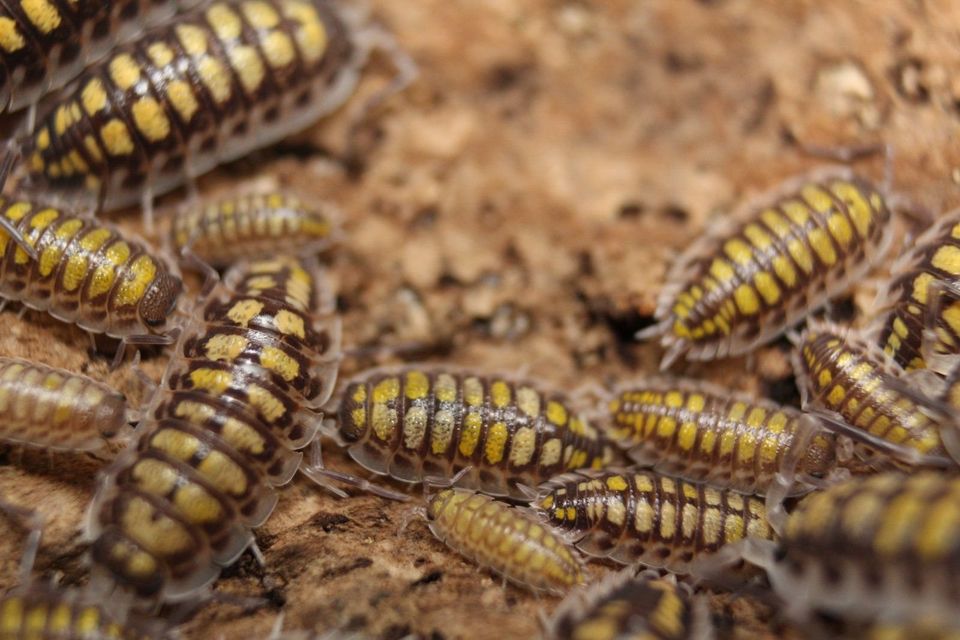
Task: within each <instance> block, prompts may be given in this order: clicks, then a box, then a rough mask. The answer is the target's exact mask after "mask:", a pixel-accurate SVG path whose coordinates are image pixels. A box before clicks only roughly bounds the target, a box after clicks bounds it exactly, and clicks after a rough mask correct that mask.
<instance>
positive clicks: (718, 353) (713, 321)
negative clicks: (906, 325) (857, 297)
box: [638, 170, 892, 368]
mask: <svg viewBox="0 0 960 640" xmlns="http://www.w3.org/2000/svg"><path fill="white" fill-rule="evenodd" d="M890 217H891V214H890V211H889V210H888V208H887V206H886V204H885V202H884V199H883V197H882V196H881V194H880V192H879V191H878V190H877V189H876V188H874V187H873V186H871V185H870V184H869V183H867V182H866V181H865V180H862V179H860V178H857V177H855V176H854V175H853V174H852V173H851V172H849V171H845V170H831V171H829V172H826V171H825V172H822V175H817V176H810V177H807V176H804V177H801V178H798V179H795V180H791V181H788V182H787V183H785V184H784V185H783V186H782V187H781V188H779V189H777V191H776V192H775V193H772V194H770V195H769V196H766V197H765V198H763V199H762V200H761V201H760V202H758V203H757V205H755V206H749V207H747V208H745V209H744V210H743V213H742V214H740V215H736V216H733V219H735V220H740V221H741V222H738V223H737V224H736V225H733V224H731V225H729V228H724V229H722V230H720V229H718V230H716V231H714V232H708V233H707V235H706V237H705V238H703V239H702V240H700V241H698V242H696V243H694V244H693V245H692V246H691V247H690V248H689V249H688V250H687V251H685V252H684V253H683V254H682V255H681V256H680V258H679V259H678V261H677V262H676V263H675V264H674V266H673V267H672V268H671V271H670V273H669V275H668V276H667V283H666V285H665V286H664V288H663V291H662V293H661V296H660V299H659V301H658V305H657V311H656V318H657V320H658V323H657V324H656V325H654V326H653V327H650V328H649V329H646V330H644V331H642V332H641V333H640V334H638V335H639V336H640V337H641V338H649V337H653V336H662V338H661V343H662V344H663V346H664V347H665V348H666V349H667V353H666V355H665V356H664V358H663V362H662V368H666V367H668V366H670V364H671V363H672V362H673V361H674V360H676V359H677V358H678V357H679V356H680V355H683V354H686V357H687V359H689V360H712V359H714V358H719V357H725V356H733V355H739V354H743V353H747V352H749V351H751V350H753V349H755V348H756V347H758V346H760V345H762V344H765V343H767V342H770V341H771V340H773V339H774V338H775V337H777V336H778V335H780V334H781V333H783V332H784V331H786V330H787V328H789V327H790V326H791V325H793V324H795V323H796V322H797V321H799V320H800V319H801V318H803V317H804V316H806V315H807V314H809V313H810V312H812V311H814V310H816V309H817V308H818V307H820V306H822V305H823V304H824V303H826V301H827V300H829V299H830V298H832V297H834V296H837V295H840V294H842V293H843V292H844V291H846V290H847V289H848V288H849V287H850V285H851V284H852V283H853V282H855V281H856V280H857V279H858V278H860V277H862V276H863V275H864V274H866V273H867V272H868V271H869V270H870V269H871V268H872V266H873V265H874V264H876V263H877V262H878V261H879V260H880V259H881V258H882V257H883V256H884V255H885V253H886V251H887V248H888V247H889V245H890V239H891V238H892V226H891V225H890ZM744 220H745V221H744Z"/></svg>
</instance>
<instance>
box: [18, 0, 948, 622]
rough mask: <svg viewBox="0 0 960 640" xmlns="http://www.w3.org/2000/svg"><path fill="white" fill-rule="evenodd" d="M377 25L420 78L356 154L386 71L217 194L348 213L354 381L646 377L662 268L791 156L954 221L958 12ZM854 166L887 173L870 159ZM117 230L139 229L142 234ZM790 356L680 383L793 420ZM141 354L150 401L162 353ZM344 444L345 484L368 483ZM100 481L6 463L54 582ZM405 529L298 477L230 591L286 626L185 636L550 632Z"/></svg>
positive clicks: (549, 15)
mask: <svg viewBox="0 0 960 640" xmlns="http://www.w3.org/2000/svg"><path fill="white" fill-rule="evenodd" d="M371 4H372V5H373V11H374V14H375V16H376V17H377V19H378V20H380V21H382V22H383V23H384V24H386V25H387V26H388V27H389V29H390V30H391V31H393V32H394V33H395V34H396V37H397V39H398V40H399V41H400V43H401V44H402V46H403V47H404V48H405V49H406V50H407V51H408V52H409V53H410V54H411V55H412V56H413V57H414V58H415V59H416V60H417V62H418V64H419V65H420V76H419V78H418V80H417V81H416V83H415V85H414V86H412V87H411V88H410V89H409V90H407V91H406V92H404V93H402V94H400V95H397V96H394V97H392V98H391V99H390V100H389V101H388V102H387V103H386V104H385V105H383V107H382V108H381V109H379V110H378V111H377V112H375V113H374V114H372V115H371V116H370V117H369V118H368V119H367V121H366V123H365V125H364V126H363V128H362V129H361V132H360V137H359V140H358V141H359V144H360V153H359V154H357V155H356V157H352V158H350V159H349V160H347V159H346V158H345V156H344V151H345V148H346V147H345V144H344V141H345V139H346V135H347V129H348V125H349V123H350V122H351V119H352V118H353V115H352V111H351V110H352V109H353V110H355V109H356V108H357V107H359V105H360V104H362V103H363V100H364V96H369V95H372V94H373V93H375V92H376V91H377V89H379V88H380V87H382V86H383V84H384V83H385V82H386V81H387V80H388V79H389V77H390V74H391V68H390V66H389V64H388V62H387V61H385V60H383V59H378V60H377V61H376V62H375V64H373V65H371V67H370V68H369V69H368V71H367V73H366V75H365V81H364V83H363V85H362V88H361V91H360V93H361V94H362V95H360V96H358V97H356V98H355V99H354V100H353V101H352V102H351V103H350V104H349V105H348V107H347V108H346V109H344V110H342V111H341V112H340V113H338V114H337V115H335V116H334V117H332V118H330V119H328V120H326V121H324V122H322V123H320V124H319V125H317V126H315V127H314V128H312V129H311V130H309V131H307V132H305V133H303V134H300V135H297V136H294V137H292V138H290V139H289V140H287V141H285V142H284V143H282V144H279V145H276V146H275V147H273V148H271V149H269V150H267V151H264V152H262V153H259V154H257V155H255V156H252V157H250V158H248V159H245V160H243V161H240V162H237V163H234V164H232V165H230V166H227V167H224V168H222V169H221V170H218V171H217V172H215V173H214V174H211V175H209V176H207V177H205V178H204V179H203V180H202V181H201V183H200V186H201V190H202V192H203V193H204V194H210V195H214V194H217V193H221V194H222V193H224V192H227V191H230V190H234V189H236V188H237V185H238V184H241V183H242V184H245V185H246V184H249V183H251V182H257V183H259V184H260V185H273V186H285V187H290V188H293V189H296V190H298V191H299V192H300V193H302V194H304V195H306V196H307V197H311V198H317V199H320V198H322V199H327V200H330V201H332V202H335V203H337V204H338V205H339V206H340V207H341V208H342V210H343V212H344V228H345V235H344V240H343V242H342V244H341V245H340V246H339V247H337V248H336V249H335V250H333V251H331V252H330V253H329V255H328V256H327V258H328V264H329V269H330V275H331V278H332V280H333V282H334V284H335V287H336V290H337V292H338V301H339V309H340V312H341V314H342V318H343V325H344V345H345V347H346V348H347V349H348V350H349V351H350V353H348V355H347V357H346V358H345V360H344V362H343V366H342V370H341V375H342V376H343V377H349V376H350V375H351V374H353V373H355V372H357V371H358V370H360V369H363V368H366V367H370V366H375V365H380V364H388V363H396V362H400V361H431V360H432V361H437V360H444V361H451V362H454V363H457V364H458V365H466V366H475V367H480V368H483V369H487V370H493V371H500V372H524V373H525V374H526V375H528V376H530V377H532V378H536V379H538V380H542V381H544V382H545V383H548V384H552V385H556V386H559V387H561V388H564V389H567V390H575V389H577V388H579V387H581V386H583V385H590V384H595V383H600V384H609V383H612V382H613V381H617V380H622V379H626V378H630V377H638V376H643V375H650V374H652V373H653V372H654V371H655V370H656V365H657V362H658V360H659V356H660V351H659V349H658V347H656V346H655V345H639V344H637V343H635V342H633V340H632V336H633V334H634V333H635V332H636V331H637V330H638V329H641V328H643V327H645V326H647V325H648V324H650V323H651V321H652V318H651V315H652V312H653V309H654V302H655V300H656V296H657V293H658V290H659V288H660V286H661V284H662V279H663V276H664V271H665V269H666V267H667V266H668V264H669V261H670V260H671V259H672V257H673V256H674V255H675V254H676V252H677V251H678V250H681V249H683V248H684V246H685V245H687V244H688V243H689V242H691V241H692V240H693V239H694V238H696V237H697V236H698V235H700V234H701V233H702V232H703V230H704V229H705V225H707V224H708V221H709V219H710V218H711V217H712V216H717V215H724V213H725V212H729V211H730V210H731V209H733V208H734V207H735V206H736V205H737V204H738V203H741V202H744V201H745V200H748V199H749V198H750V197H751V196H752V195H755V194H757V193H759V192H761V191H763V190H764V189H767V188H769V187H771V186H774V185H776V183H778V182H779V181H780V180H781V179H783V178H785V177H787V176H790V175H792V174H796V173H798V172H802V171H805V170H807V169H809V168H811V167H814V166H816V165H820V164H823V160H820V159H816V158H811V157H810V156H808V155H804V154H803V153H802V152H801V150H800V149H799V148H798V143H802V144H809V145H823V146H840V145H857V144H864V143H875V142H881V141H882V142H887V143H890V144H891V145H892V146H893V149H894V151H895V163H894V168H895V172H894V180H893V185H892V189H893V190H894V191H895V192H897V193H902V194H904V195H906V196H908V197H909V198H910V199H912V200H913V201H915V202H917V203H919V204H921V205H923V206H925V207H927V208H928V209H930V210H931V211H933V212H937V213H940V212H944V211H946V210H947V209H948V208H950V207H951V206H953V205H955V204H956V203H957V202H958V201H960V190H958V186H957V181H958V179H960V146H958V145H957V140H958V135H957V134H958V130H960V4H958V3H955V2H952V1H951V0H938V1H935V0H930V1H922V0H869V1H868V0H862V1H858V0H846V1H844V2H833V1H829V0H821V1H813V0H776V1H773V0H752V1H751V0H712V1H710V0H700V1H694V0H642V1H636V0H635V1H627V0H605V1H604V2H586V1H581V2H577V1H565V0H524V1H522V2H517V1H516V0H482V1H480V2H478V1H476V0H416V1H414V2H387V1H386V0H378V1H374V2H372V3H371ZM856 167H857V169H858V170H859V171H860V172H862V173H863V174H864V175H867V176H870V177H872V178H874V179H877V180H880V179H881V178H882V173H883V171H882V169H883V162H882V158H881V157H879V156H876V157H873V158H868V159H867V160H865V161H861V162H858V163H857V165H856ZM183 197H184V196H183V193H182V192H180V193H176V194H172V195H171V196H168V197H166V198H164V199H162V200H161V201H160V205H161V206H163V207H166V208H167V209H168V210H172V209H173V208H174V207H175V206H176V205H177V204H178V202H179V201H180V200H181V199H182V198H183ZM116 219H117V220H118V221H119V223H120V224H121V225H123V226H125V227H127V228H131V229H139V227H140V223H139V216H138V215H137V213H136V212H126V213H124V214H121V215H118V216H116ZM898 225H900V226H901V227H902V229H901V233H902V232H904V231H912V230H911V229H909V227H908V225H906V224H904V223H902V222H898ZM881 275H882V274H881ZM195 284H196V282H194V285H195ZM194 290H195V289H194ZM872 294H873V288H872V285H871V283H870V282H866V283H863V286H861V288H860V289H859V290H858V291H857V292H856V294H855V295H854V296H852V297H851V298H850V299H849V301H842V302H841V303H839V304H837V305H835V306H834V313H835V314H837V315H839V316H840V317H843V318H850V317H855V318H856V319H857V321H858V322H863V321H864V320H866V319H868V318H869V317H870V303H871V300H872ZM17 312H18V308H17V307H16V306H15V305H11V306H9V307H8V308H7V309H6V310H5V311H3V312H2V314H0V323H2V325H0V326H3V331H2V332H0V354H3V355H14V356H22V357H27V358H32V359H36V360H39V361H41V362H45V363H48V364H52V365H58V366H61V367H65V368H68V369H71V370H73V371H79V372H85V373H87V374H90V375H92V376H94V377H97V378H100V379H104V380H108V381H110V382H111V383H113V384H115V385H117V386H118V387H120V388H123V389H126V390H130V389H132V388H134V387H135V385H132V384H131V379H132V376H131V375H130V373H129V371H119V372H115V373H110V372H109V371H108V365H109V358H108V357H107V356H105V355H103V354H92V353H91V351H90V347H89V340H88V337H87V336H86V335H85V334H84V333H83V332H82V331H81V330H79V329H77V328H75V327H70V326H65V325H62V324H59V323H57V322H55V321H53V320H51V319H50V318H47V317H45V316H43V315H41V314H39V313H35V312H28V313H26V314H25V315H24V316H23V317H22V318H18V316H17ZM382 347H387V348H388V349H387V350H384V349H381V348H382ZM787 349H788V343H787V342H786V341H785V340H784V341H781V342H779V343H777V344H774V345H772V346H770V347H769V348H766V349H763V350H761V351H760V352H759V353H758V354H757V355H756V357H755V358H754V359H753V363H752V368H749V367H748V363H747V361H746V360H729V361H724V362H720V363H716V364H712V365H709V366H703V365H697V366H687V365H681V366H679V367H677V371H678V372H680V373H683V374H686V375H690V376H696V377H702V378H706V379H712V380H715V381H722V382H725V383H727V384H730V385H733V386H736V387H738V388H744V389H749V390H752V391H755V392H759V393H763V394H765V395H767V396H770V397H773V398H775V399H777V400H779V401H781V402H792V403H795V402H796V401H797V393H796V389H795V386H794V381H793V378H792V376H791V375H790V372H789V367H788V364H787V361H786V359H785V358H784V354H785V353H786V352H787ZM145 360H146V361H145V363H144V365H143V367H144V369H145V370H146V371H147V373H148V374H149V375H151V376H153V377H154V378H155V379H159V376H160V374H161V373H162V370H163V366H164V364H165V361H166V359H165V356H162V355H154V356H152V357H147V358H146V359H145ZM334 449H335V448H334V447H333V445H332V444H330V445H328V446H327V452H328V453H327V457H328V460H329V462H330V463H331V464H332V465H333V466H336V467H339V468H342V469H346V470H349V471H351V472H360V469H359V467H357V466H356V465H354V464H353V463H351V462H349V461H347V460H346V459H345V458H344V457H343V456H342V455H339V454H338V453H337V452H336V451H334ZM103 464H104V463H103V461H99V460H96V459H94V458H92V457H90V456H67V455H57V456H51V455H48V454H47V453H46V452H29V451H27V452H20V451H16V450H12V449H3V450H0V495H3V496H4V497H5V498H6V499H8V500H10V501H12V502H14V503H17V504H22V505H29V506H31V507H33V508H36V509H38V510H39V511H40V512H41V513H42V514H43V515H44V517H45V518H46V520H47V522H48V528H47V531H46V534H45V538H44V544H43V547H42V549H41V551H40V554H39V557H38V560H37V566H36V570H37V572H38V573H39V574H40V575H42V576H44V577H47V578H49V577H52V576H56V577H59V578H60V580H61V581H62V582H63V583H64V584H68V585H79V584H82V583H83V582H84V580H85V576H86V570H85V568H84V564H83V553H84V552H85V550H86V546H85V544H84V543H83V540H82V538H81V536H80V533H79V530H80V529H79V527H80V525H81V522H82V518H83V515H84V509H85V506H86V504H87V502H88V501H89V499H90V497H91V494H92V491H93V489H94V487H95V475H96V472H97V470H98V469H99V468H100V467H101V466H102V465H103ZM411 493H412V495H413V496H414V497H415V498H417V499H419V496H420V490H419V489H411ZM410 509H411V505H410V504H396V503H386V502H385V501H383V500H380V499H378V498H375V497H372V496H368V495H354V496H353V497H351V498H349V499H344V500H340V499H336V498H334V497H332V496H330V495H329V494H327V493H325V492H324V491H322V490H319V489H317V488H316V487H315V486H313V485H311V484H310V483H309V482H308V481H306V480H304V479H302V478H298V479H296V480H295V481H294V482H293V483H292V484H291V485H289V486H287V487H284V488H283V491H282V494H281V498H280V504H279V506H278V508H277V510H276V512H275V513H274V514H273V516H272V517H271V518H270V519H269V520H268V521H267V523H266V524H265V525H264V526H263V527H261V528H260V529H259V530H258V531H257V532H256V535H257V541H258V544H259V546H260V548H261V549H262V550H263V552H264V555H265V558H266V566H264V567H260V566H258V565H257V563H256V562H255V561H254V559H253V557H252V556H251V555H250V554H249V553H247V554H245V555H244V556H243V557H242V558H241V559H240V561H239V562H238V563H237V564H236V565H235V566H233V567H230V568H228V569H227V570H226V571H225V572H224V575H223V578H222V579H221V580H220V581H219V582H218V583H217V586H216V589H217V590H218V591H221V592H224V593H229V594H237V595H243V596H254V597H263V598H266V599H267V601H268V604H267V605H266V606H264V607H262V608H260V609H258V610H256V611H253V612H250V611H244V610H242V609H240V608H238V607H235V606H232V605H229V604H223V603H215V604H212V605H210V606H207V607H206V608H204V609H202V610H201V611H200V612H199V613H198V614H197V615H196V616H195V617H194V618H193V619H192V620H190V622H188V623H187V624H186V625H185V626H184V627H183V629H182V632H183V636H184V637H185V638H221V637H222V638H239V637H263V636H266V635H267V634H268V632H269V629H270V628H271V626H272V625H273V624H274V622H275V620H276V619H277V617H278V615H279V614H280V613H281V612H282V613H284V614H285V621H284V628H285V629H289V630H296V629H312V630H317V631H324V630H330V629H341V630H346V631H353V632H356V633H357V634H358V635H359V636H360V637H376V638H401V637H405V636H409V635H415V636H418V637H425V638H434V639H438V640H439V639H441V638H463V637H471V638H506V637H531V636H534V635H536V634H537V632H538V621H537V615H538V613H540V612H549V611H550V610H551V609H552V608H553V607H554V606H555V604H556V599H554V598H549V597H543V598H539V599H537V598H535V597H533V596H531V595H529V594H528V593H526V592H524V591H522V590H520V589H517V588H515V587H512V586H507V587H506V588H504V587H502V586H501V584H500V581H499V580H497V579H494V578H493V577H491V576H490V575H489V574H488V573H487V572H486V571H484V570H481V569H478V568H477V567H475V566H473V565H472V564H470V563H468V562H466V561H465V560H463V559H461V558H460V557H459V556H458V555H457V554H455V553H453V552H451V551H448V550H447V549H446V548H445V547H444V546H443V545H441V544H440V543H439V542H437V541H435V540H434V539H433V537H432V536H431V535H430V533H429V531H428V530H427V528H426V527H425V526H424V525H423V523H422V522H421V521H418V520H414V521H413V522H411V524H410V525H409V526H408V527H407V528H406V530H405V531H403V532H402V533H401V532H400V526H401V523H402V521H403V520H404V517H405V515H406V514H407V513H408V512H409V511H410ZM22 544H23V535H22V533H21V532H20V530H19V529H17V528H16V527H14V526H12V525H11V524H10V523H8V522H7V521H6V520H4V519H0V588H6V587H10V586H12V585H13V584H14V583H15V576H16V567H17V563H18V561H19V558H20V554H21V551H22ZM590 566H591V571H592V572H593V574H594V575H600V574H603V573H605V572H608V571H610V570H611V568H610V567H608V566H605V565H600V564H595V563H593V564H591V565H590ZM712 604H713V606H714V610H715V612H716V613H717V614H718V615H719V616H720V618H721V620H722V621H723V623H724V624H725V630H726V631H727V632H729V634H730V635H731V636H732V637H740V638H754V637H762V636H764V635H766V636H767V637H798V636H797V631H796V630H792V629H790V628H788V627H787V626H786V624H785V623H784V622H783V621H782V620H780V619H779V618H778V617H777V615H776V612H775V611H774V610H773V609H771V608H769V607H767V606H764V605H762V604H760V603H758V602H754V601H753V600H752V599H750V598H748V597H743V596H741V595H738V596H736V597H735V596H729V595H721V596H717V597H714V598H713V599H712Z"/></svg>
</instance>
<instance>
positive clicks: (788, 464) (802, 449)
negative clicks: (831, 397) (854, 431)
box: [766, 415, 822, 535]
mask: <svg viewBox="0 0 960 640" xmlns="http://www.w3.org/2000/svg"><path fill="white" fill-rule="evenodd" d="M821 428H822V427H821V426H820V424H819V423H818V422H817V421H816V420H815V419H813V418H811V417H809V416H806V415H804V416H801V418H800V422H799V425H798V427H797V432H796V434H795V435H794V438H793V442H792V443H791V446H790V448H789V449H788V450H787V452H786V453H785V454H784V455H783V459H782V460H781V461H780V469H779V470H778V471H777V473H776V474H774V476H773V482H772V483H771V485H770V488H769V489H767V496H766V511H767V522H769V523H770V526H771V527H773V530H774V531H776V532H777V534H778V535H783V531H784V529H785V527H786V524H787V512H786V510H785V509H784V508H783V503H784V501H785V500H786V498H787V496H788V495H790V489H792V488H793V483H794V482H795V480H796V470H797V464H798V463H799V462H800V457H801V456H803V455H804V454H805V453H806V451H807V448H808V447H809V446H810V442H811V441H812V440H813V436H814V435H816V433H817V431H820V430H821Z"/></svg>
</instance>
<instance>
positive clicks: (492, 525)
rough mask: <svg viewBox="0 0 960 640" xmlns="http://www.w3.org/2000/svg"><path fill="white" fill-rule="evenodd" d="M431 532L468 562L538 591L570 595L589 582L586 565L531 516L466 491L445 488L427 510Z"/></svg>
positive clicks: (568, 547)
mask: <svg viewBox="0 0 960 640" xmlns="http://www.w3.org/2000/svg"><path fill="white" fill-rule="evenodd" d="M426 512H427V513H426V516H427V521H428V522H429V526H430V530H431V531H432V532H433V534H434V535H435V536H436V537H437V538H439V539H440V540H441V541H442V542H444V543H445V544H447V545H448V546H450V547H452V548H453V549H455V550H456V551H458V552H460V553H462V554H463V555H464V556H466V557H467V558H469V559H471V560H473V561H475V562H477V563H478V564H481V565H483V566H485V567H488V568H490V569H492V570H493V571H495V572H496V573H498V574H500V575H502V576H504V577H505V578H507V579H508V580H510V581H511V582H514V583H516V584H519V585H521V586H525V587H528V588H530V589H533V590H534V591H546V592H549V593H564V592H565V591H566V590H567V589H569V588H570V587H573V586H576V585H578V584H581V583H583V582H584V579H585V575H584V569H583V562H582V560H581V559H580V557H579V556H578V555H577V552H576V551H575V550H574V549H573V547H571V546H570V544H569V543H567V542H566V541H565V540H564V539H563V537H562V536H560V535H558V534H557V533H556V532H554V531H552V530H551V529H550V527H548V526H546V525H544V524H542V523H540V522H537V520H536V518H535V517H534V516H532V515H531V514H528V513H526V512H525V511H521V510H519V509H517V508H515V507H511V506H510V505H507V504H504V503H502V502H499V501H497V500H494V499H493V498H491V497H489V496H485V495H482V494H479V493H475V492H473V491H469V490H466V489H456V488H453V489H444V490H443V491H440V492H439V493H437V494H436V495H434V496H433V497H432V498H431V499H430V501H429V503H428V504H427V508H426Z"/></svg>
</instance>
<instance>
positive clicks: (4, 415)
mask: <svg viewBox="0 0 960 640" xmlns="http://www.w3.org/2000/svg"><path fill="white" fill-rule="evenodd" d="M126 424H127V402H126V399H125V398H124V397H123V394H120V393H118V392H116V391H114V390H113V389H112V388H110V387H109V386H108V385H106V384H104V383H102V382H98V381H97V380H94V379H93V378H89V377H87V376H84V375H80V374H76V373H71V372H69V371H65V370H63V369H55V368H53V367H48V366H47V365H44V364H40V363H37V362H30V361H29V360H22V359H20V358H4V357H0V441H4V442H10V443H14V444H19V445H26V446H32V447H43V448H46V449H52V450H63V451H92V450H96V449H100V448H101V447H103V446H104V443H105V439H107V438H112V437H114V436H116V435H117V434H118V433H120V431H121V430H122V429H123V427H124V426H126Z"/></svg>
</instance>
